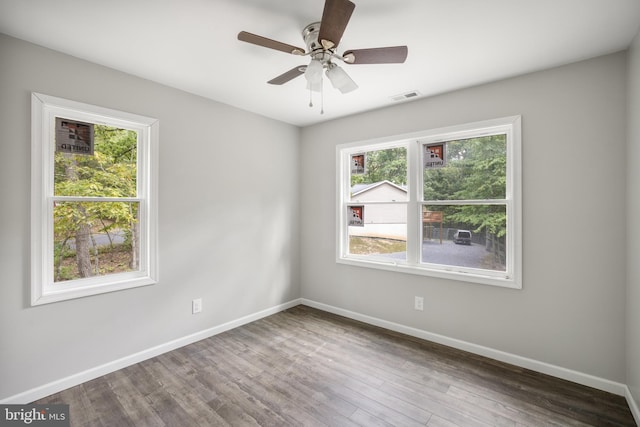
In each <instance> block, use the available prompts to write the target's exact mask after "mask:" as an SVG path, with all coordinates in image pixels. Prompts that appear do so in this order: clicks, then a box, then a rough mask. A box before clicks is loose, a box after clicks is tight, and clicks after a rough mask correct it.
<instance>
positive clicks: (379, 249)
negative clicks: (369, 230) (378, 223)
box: [349, 236, 407, 255]
mask: <svg viewBox="0 0 640 427" xmlns="http://www.w3.org/2000/svg"><path fill="white" fill-rule="evenodd" d="M406 250H407V242H405V241H404V240H394V239H382V238H379V237H358V236H353V237H350V238H349V253H352V254H358V255H372V254H390V253H394V252H405V251H406Z"/></svg>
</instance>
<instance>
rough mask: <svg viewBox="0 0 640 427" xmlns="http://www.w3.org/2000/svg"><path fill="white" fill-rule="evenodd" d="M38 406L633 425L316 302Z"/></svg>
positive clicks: (289, 418) (133, 417)
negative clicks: (316, 305)
mask: <svg viewBox="0 0 640 427" xmlns="http://www.w3.org/2000/svg"><path fill="white" fill-rule="evenodd" d="M35 403H68V404H70V418H71V425H72V426H118V427H121V426H136V427H137V426H180V427H184V426H217V425H221V426H224V425H230V426H256V425H259V426H289V425H291V426H322V425H326V426H418V425H422V426H430V427H452V426H462V427H466V426H514V427H515V426H534V427H539V426H634V425H636V424H635V423H634V420H633V416H632V414H631V412H630V410H629V407H628V406H627V403H626V401H625V399H624V398H622V397H620V396H615V395H612V394H609V393H605V392H602V391H599V390H595V389H591V388H588V387H584V386H580V385H577V384H574V383H571V382H568V381H564V380H560V379H557V378H553V377H549V376H546V375H542V374H538V373H535V372H532V371H529V370H526V369H522V368H518V367H515V366H512V365H507V364H504V363H501V362H497V361H494V360H491V359H487V358H484V357H481V356H477V355H473V354H470V353H466V352H463V351H459V350H455V349H452V348H450V347H446V346H442V345H438V344H434V343H431V342H427V341H423V340H420V339H417V338H413V337H408V336H405V335H402V334H399V333H395V332H391V331H388V330H384V329H381V328H377V327H374V326H370V325H366V324H363V323H360V322H357V321H353V320H350V319H346V318H343V317H340V316H336V315H333V314H329V313H325V312H322V311H319V310H316V309H313V308H309V307H306V306H302V305H300V306H297V307H294V308H291V309H289V310H287V311H284V312H281V313H278V314H275V315H273V316H270V317H267V318H264V319H261V320H258V321H256V322H253V323H250V324H247V325H244V326H241V327H239V328H236V329H233V330H230V331H227V332H224V333H222V334H219V335H216V336H214V337H211V338H208V339H205V340H202V341H199V342H196V343H194V344H191V345H188V346H186V347H183V348H180V349H177V350H174V351H172V352H169V353H166V354H163V355H161V356H158V357H155V358H153V359H149V360H147V361H144V362H141V363H138V364H136V365H133V366H130V367H128V368H125V369H122V370H120V371H117V372H114V373H111V374H108V375H105V376H103V377H100V378H97V379H95V380H92V381H89V382H87V383H84V384H81V385H79V386H76V387H73V388H70V389H68V390H65V391H62V392H60V393H57V394H55V395H52V396H49V397H47V398H45V399H41V400H40V401H38V402H35Z"/></svg>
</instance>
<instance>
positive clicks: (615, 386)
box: [302, 298, 635, 415]
mask: <svg viewBox="0 0 640 427" xmlns="http://www.w3.org/2000/svg"><path fill="white" fill-rule="evenodd" d="M302 304H304V305H308V306H309V307H313V308H317V309H319V310H322V311H328V312H329V313H334V314H337V315H340V316H344V317H348V318H350V319H354V320H359V321H361V322H364V323H367V324H370V325H374V326H379V327H381V328H385V329H389V330H392V331H395V332H400V333H403V334H406V335H410V336H413V337H416V338H422V339H424V340H427V341H432V342H435V343H438V344H443V345H446V346H449V347H453V348H457V349H459V350H464V351H468V352H470V353H474V354H478V355H480V356H486V357H489V358H491V359H495V360H499V361H501V362H505V363H510V364H512V365H515V366H519V367H521V368H526V369H531V370H532V371H536V372H540V373H543V374H547V375H551V376H554V377H557V378H561V379H564V380H568V381H572V382H575V383H578V384H582V385H586V386H588V387H593V388H596V389H599V390H604V391H607V392H609V393H613V394H617V395H619V396H626V395H627V391H626V390H628V388H627V386H626V385H625V384H622V383H618V382H615V381H610V380H607V379H604V378H599V377H596V376H593V375H589V374H585V373H582V372H578V371H574V370H571V369H566V368H562V367H560V366H555V365H551V364H549V363H545V362H540V361H537V360H533V359H529V358H527V357H522V356H518V355H515V354H511V353H506V352H504V351H500V350H495V349H492V348H489V347H484V346H481V345H477V344H473V343H470V342H466V341H462V340H458V339H455V338H449V337H446V336H444V335H439V334H434V333H432V332H427V331H424V330H422V329H417V328H413V327H410V326H405V325H401V324H398V323H394V322H389V321H387V320H383V319H378V318H376V317H371V316H367V315H365V314H360V313H356V312H353V311H349V310H344V309H342V308H338V307H334V306H331V305H327V304H323V303H320V302H316V301H312V300H308V299H305V298H303V299H302ZM627 400H629V399H628V398H627ZM630 406H631V404H630ZM634 415H635V414H634Z"/></svg>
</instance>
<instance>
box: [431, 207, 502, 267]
mask: <svg viewBox="0 0 640 427" xmlns="http://www.w3.org/2000/svg"><path fill="white" fill-rule="evenodd" d="M506 223H507V209H506V206H505V205H439V206H433V205H432V206H426V205H425V206H423V207H422V262H423V263H430V264H441V265H451V266H458V267H469V268H479V269H484V270H494V271H506V259H505V258H506V253H507V248H506V239H505V236H506Z"/></svg>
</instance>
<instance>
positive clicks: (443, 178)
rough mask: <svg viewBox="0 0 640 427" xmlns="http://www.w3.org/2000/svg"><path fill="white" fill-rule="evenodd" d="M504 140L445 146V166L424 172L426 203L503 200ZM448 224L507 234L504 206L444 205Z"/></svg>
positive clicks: (476, 140) (467, 141) (502, 137)
mask: <svg viewBox="0 0 640 427" xmlns="http://www.w3.org/2000/svg"><path fill="white" fill-rule="evenodd" d="M506 167H507V157H506V137H505V135H493V136H486V137H480V138H471V139H464V140H457V141H449V142H448V143H447V165H446V167H443V168H438V169H426V170H425V171H424V199H425V200H481V199H486V200H495V199H504V198H505V191H506ZM434 209H438V210H442V211H444V215H445V218H446V220H447V221H448V222H451V223H458V224H468V225H469V226H472V227H474V229H473V231H474V232H475V233H479V232H481V231H487V232H489V233H491V234H494V235H496V236H498V237H502V236H504V235H505V234H506V224H507V215H506V211H505V208H504V206H503V205H447V206H442V207H437V208H435V207H434Z"/></svg>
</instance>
